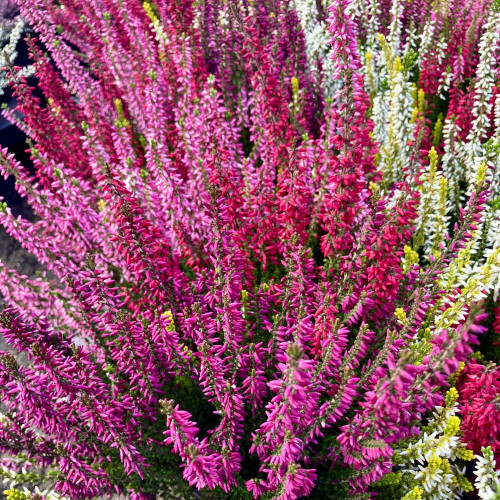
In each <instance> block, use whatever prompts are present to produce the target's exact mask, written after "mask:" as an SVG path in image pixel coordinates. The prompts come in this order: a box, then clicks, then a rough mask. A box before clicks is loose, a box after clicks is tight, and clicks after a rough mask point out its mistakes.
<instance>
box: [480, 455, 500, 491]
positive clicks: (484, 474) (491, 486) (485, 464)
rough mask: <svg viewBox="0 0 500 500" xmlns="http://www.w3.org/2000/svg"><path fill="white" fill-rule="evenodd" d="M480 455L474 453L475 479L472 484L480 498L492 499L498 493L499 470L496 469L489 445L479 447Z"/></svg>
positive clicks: (499, 483) (499, 487)
mask: <svg viewBox="0 0 500 500" xmlns="http://www.w3.org/2000/svg"><path fill="white" fill-rule="evenodd" d="M481 453H482V456H481V455H476V459H477V462H476V469H475V470H474V474H475V475H476V481H475V483H474V486H475V487H476V489H477V493H478V495H479V498H480V499H481V500H494V499H496V498H498V494H499V493H500V482H499V481H500V472H499V471H497V470H496V461H495V458H494V457H493V452H492V451H491V447H490V446H488V447H487V448H481Z"/></svg>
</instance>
